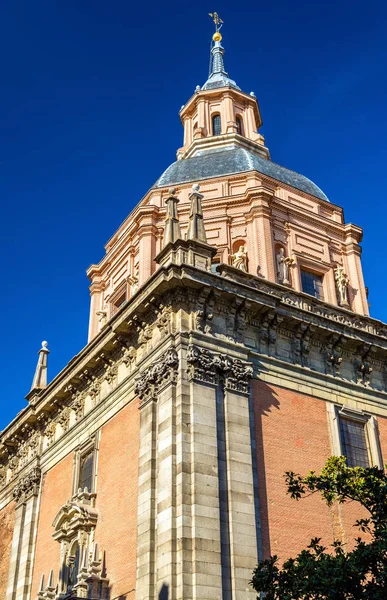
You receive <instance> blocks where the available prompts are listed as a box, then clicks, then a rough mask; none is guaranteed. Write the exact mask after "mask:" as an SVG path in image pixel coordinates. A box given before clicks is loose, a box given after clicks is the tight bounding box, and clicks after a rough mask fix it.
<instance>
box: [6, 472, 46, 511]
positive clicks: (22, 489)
mask: <svg viewBox="0 0 387 600" xmlns="http://www.w3.org/2000/svg"><path fill="white" fill-rule="evenodd" d="M40 479H41V470H40V468H39V467H34V468H33V469H31V471H29V472H28V473H27V475H25V476H24V477H22V478H21V479H20V480H19V481H18V482H17V484H16V485H15V487H14V488H13V497H14V499H15V500H16V502H17V503H20V502H25V501H26V500H28V498H30V496H33V495H34V494H37V493H38V491H39V485H40Z"/></svg>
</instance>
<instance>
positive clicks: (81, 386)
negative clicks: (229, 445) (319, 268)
mask: <svg viewBox="0 0 387 600" xmlns="http://www.w3.org/2000/svg"><path fill="white" fill-rule="evenodd" d="M219 273H220V275H221V276H219V275H215V274H213V273H211V272H204V271H200V272H199V271H198V270H197V269H195V267H193V266H190V265H182V266H178V265H171V266H169V267H168V268H167V267H163V268H160V269H159V271H157V272H156V273H155V274H154V276H152V277H151V278H150V279H149V281H148V283H147V285H146V286H144V288H143V290H142V292H141V293H140V291H139V293H140V295H139V296H138V302H137V300H136V301H135V302H133V303H132V302H129V303H128V306H127V307H126V308H125V309H124V310H123V311H122V312H121V313H120V314H118V315H117V316H116V317H114V318H113V319H112V320H111V321H110V322H109V326H107V327H106V328H105V330H104V332H102V333H101V334H100V338H99V339H98V341H97V342H95V341H93V342H91V344H89V346H87V347H86V349H85V350H84V351H81V353H80V354H79V355H78V356H77V357H75V359H73V361H71V362H70V363H69V365H68V367H66V369H64V371H63V372H62V373H61V374H60V375H59V376H58V377H57V378H56V379H54V381H53V382H52V383H51V384H50V385H49V386H48V388H47V389H46V390H43V391H42V392H41V393H40V394H38V396H37V397H36V398H35V399H34V401H33V402H30V404H29V406H28V407H27V408H26V410H25V411H23V412H22V413H21V414H20V416H18V417H17V418H16V419H15V421H14V422H13V423H12V424H11V425H10V426H9V427H8V428H6V429H5V431H4V432H3V433H2V434H1V437H0V489H1V490H2V489H3V488H6V487H7V486H9V493H10V494H11V493H12V485H14V484H15V479H16V477H17V476H18V473H19V472H21V471H22V470H23V469H24V468H25V466H26V465H28V464H30V463H33V460H34V459H36V457H39V456H41V455H42V453H43V452H45V451H46V450H47V449H48V448H50V447H51V446H52V445H53V444H54V443H56V442H57V441H58V440H59V439H60V438H62V437H63V436H66V435H69V433H70V432H71V429H72V428H73V427H74V426H75V425H76V424H77V423H78V422H79V421H80V420H81V419H82V418H83V417H84V416H85V415H86V414H89V413H90V411H91V410H93V408H94V406H96V405H98V404H100V403H101V402H104V401H105V400H106V398H108V397H109V395H110V394H111V392H112V391H113V390H114V388H115V387H116V386H117V384H120V383H121V382H122V379H119V377H118V375H119V372H120V366H121V365H123V366H124V367H126V370H125V369H124V370H123V371H122V375H123V378H127V377H132V376H133V372H134V370H135V368H136V364H137V362H138V361H139V360H141V361H143V360H145V358H146V356H148V355H149V353H150V352H153V351H154V349H155V348H156V347H157V346H159V345H160V341H161V340H165V339H166V338H167V336H168V335H173V334H175V333H178V332H189V331H197V332H198V333H200V334H201V335H204V336H208V339H209V340H212V341H216V340H218V341H220V340H225V341H226V343H227V344H229V343H230V342H231V343H232V344H236V346H237V347H239V348H240V347H242V348H244V350H245V352H248V351H250V350H252V351H258V352H259V353H261V354H262V355H266V356H271V357H274V358H276V359H279V360H281V361H283V363H284V365H285V364H286V363H293V364H294V365H297V366H298V367H301V368H309V369H310V370H312V371H313V370H315V371H317V372H319V373H323V374H327V375H333V376H334V377H336V378H337V379H338V381H339V380H340V378H343V379H344V380H345V382H346V383H350V384H351V385H353V386H360V387H361V388H362V389H363V390H365V389H368V390H370V391H371V392H372V393H374V392H378V393H382V394H383V396H384V395H385V393H386V392H387V325H386V324H384V323H381V322H379V321H376V320H375V319H372V318H370V317H365V316H362V315H359V314H355V313H350V312H349V311H348V310H345V309H342V308H340V307H334V306H331V305H329V304H327V303H324V302H322V301H319V300H317V299H315V298H312V297H310V296H307V295H306V294H303V293H298V292H293V291H292V290H289V289H288V288H285V287H284V286H281V285H279V284H275V283H270V282H268V281H265V280H263V279H262V278H260V277H257V276H253V275H250V274H248V273H243V272H242V271H240V270H237V269H234V268H233V267H229V266H227V265H221V266H220V267H219ZM166 283H167V284H168V288H167V290H166ZM199 283H200V287H199V285H198V284H199ZM148 286H149V289H148ZM152 286H153V287H152ZM150 288H152V289H151V292H152V293H153V294H154V295H151V294H150ZM158 289H160V290H161V291H160V292H159V293H158ZM165 290H166V291H165ZM140 305H141V309H140ZM179 313H180V314H184V313H185V314H186V315H188V317H187V319H186V322H185V323H183V321H182V318H183V317H181V316H179ZM184 318H186V317H184ZM295 332H296V340H293V338H294V335H295ZM286 348H287V349H286ZM163 360H164V359H162V360H161V363H162V364H161V365H160V364H158V365H156V368H151V367H150V368H149V369H147V370H146V372H145V375H144V377H142V376H141V379H140V380H139V381H137V382H136V390H138V392H139V393H138V395H139V396H141V397H140V399H141V400H142V403H144V402H145V401H146V400H145V398H152V397H153V398H154V397H155V396H157V393H158V390H159V385H160V384H159V383H156V381H159V379H160V377H161V379H162V376H161V375H158V371H159V370H160V372H163V370H164V369H166V367H165V363H164V362H163ZM158 362H160V361H158ZM200 362H201V363H204V362H205V357H204V356H201V359H200ZM163 365H164V366H163ZM154 367H155V365H154ZM199 367H200V365H199V364H198V365H196V371H197V375H196V377H197V379H199V375H198V373H199V371H198V368H199ZM201 368H202V371H201V377H202V380H203V381H205V380H206V381H207V382H208V383H211V382H212V383H215V382H216V380H217V377H219V375H220V372H219V370H217V369H216V371H215V372H214V371H213V370H211V369H209V370H208V369H207V370H206V369H205V368H204V367H203V366H202V367H201ZM117 369H118V375H117ZM176 369H177V367H176ZM189 369H192V366H191V367H189ZM172 373H174V369H172ZM164 375H165V377H167V379H168V376H171V370H168V369H166V371H165V374H164ZM228 380H229V381H230V385H231V379H230V378H228ZM238 386H239V387H240V388H242V387H243V386H242V385H241V384H240V383H238ZM353 389H355V388H353ZM59 425H60V427H59Z"/></svg>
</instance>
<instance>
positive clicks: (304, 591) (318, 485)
mask: <svg viewBox="0 0 387 600" xmlns="http://www.w3.org/2000/svg"><path fill="white" fill-rule="evenodd" d="M286 483H287V487H288V493H289V494H290V496H291V497H292V498H294V499H295V500H300V499H301V498H303V497H304V496H306V495H310V494H314V493H320V494H321V495H322V497H323V498H324V500H325V501H326V503H327V504H328V506H330V505H332V503H333V502H339V503H344V502H348V501H351V500H352V501H356V502H359V503H360V504H361V505H362V506H363V507H364V508H365V509H366V510H367V511H368V515H367V518H362V519H359V520H358V521H356V523H355V526H356V527H357V528H358V529H359V531H360V532H363V533H364V532H367V533H368V534H369V535H368V536H367V540H369V541H367V542H365V541H364V540H363V539H362V538H361V537H360V536H359V537H357V538H356V539H355V545H354V547H353V549H351V550H350V551H346V549H345V546H344V545H343V544H342V543H341V542H340V541H334V542H333V544H332V546H331V548H327V547H324V546H322V545H321V544H320V539H321V538H314V539H312V540H311V542H310V544H309V546H308V547H307V548H306V549H305V550H303V551H302V552H300V554H298V555H297V556H296V557H295V558H289V559H288V560H286V561H285V562H284V563H283V565H282V566H280V564H279V560H278V557H277V556H272V557H270V558H269V559H267V560H265V561H262V562H261V563H260V564H259V565H258V567H257V568H256V569H255V571H254V573H253V578H252V580H251V582H250V583H251V585H252V587H253V588H254V590H255V591H256V592H257V593H264V597H265V600H371V599H372V600H387V476H386V474H385V473H384V471H382V470H380V469H378V468H377V467H372V468H368V469H365V468H362V467H352V468H350V467H347V465H346V460H345V457H343V456H340V457H337V456H332V457H331V458H330V459H329V460H328V461H327V463H326V465H325V467H324V468H323V470H322V471H321V474H320V475H317V474H316V473H315V472H314V471H310V472H309V473H308V475H307V476H306V477H301V476H300V475H297V474H295V473H293V472H288V473H286Z"/></svg>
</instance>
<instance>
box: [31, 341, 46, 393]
mask: <svg viewBox="0 0 387 600" xmlns="http://www.w3.org/2000/svg"><path fill="white" fill-rule="evenodd" d="M38 354H39V358H38V364H37V365H36V370H35V375H34V379H33V381H32V386H31V392H32V391H33V390H43V389H44V388H45V387H47V356H48V354H50V351H49V349H48V348H47V342H42V347H41V349H40V350H39V352H38Z"/></svg>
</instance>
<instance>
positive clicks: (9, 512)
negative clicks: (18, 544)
mask: <svg viewBox="0 0 387 600" xmlns="http://www.w3.org/2000/svg"><path fill="white" fill-rule="evenodd" d="M14 524H15V503H14V502H10V503H9V504H7V506H5V507H4V508H3V509H2V510H1V511H0V598H5V594H6V590H7V585H8V570H9V559H10V556H11V544H12V534H13V527H14Z"/></svg>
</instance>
